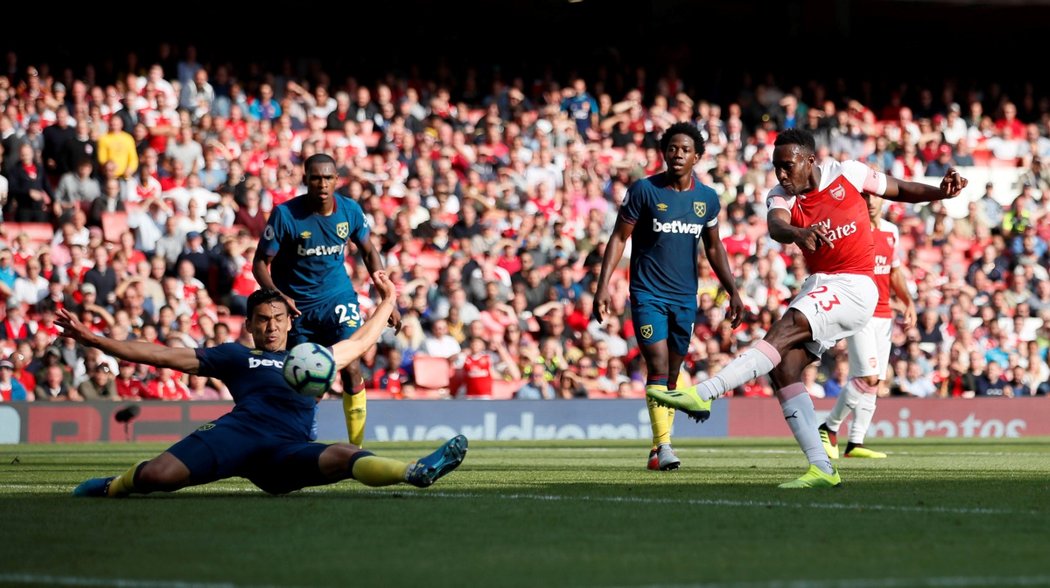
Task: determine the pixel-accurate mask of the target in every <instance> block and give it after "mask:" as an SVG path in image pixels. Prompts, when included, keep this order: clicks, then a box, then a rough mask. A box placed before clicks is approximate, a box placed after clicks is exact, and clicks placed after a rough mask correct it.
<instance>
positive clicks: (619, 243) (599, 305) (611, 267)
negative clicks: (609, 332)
mask: <svg viewBox="0 0 1050 588" xmlns="http://www.w3.org/2000/svg"><path fill="white" fill-rule="evenodd" d="M633 232H634V223H629V222H627V221H626V220H624V218H623V217H622V216H618V217H616V226H615V227H613V232H612V235H610V236H609V242H608V243H607V244H606V245H605V255H604V256H603V257H602V272H601V274H599V275H598V292H597V293H596V294H595V296H594V311H593V315H594V318H595V319H597V321H598V322H599V323H600V322H603V321H604V320H605V317H607V316H609V304H610V298H611V296H610V294H609V278H611V277H612V273H613V272H614V271H616V266H617V265H619V263H620V259H621V258H622V257H623V250H624V247H626V246H627V239H630V238H631V233H633Z"/></svg>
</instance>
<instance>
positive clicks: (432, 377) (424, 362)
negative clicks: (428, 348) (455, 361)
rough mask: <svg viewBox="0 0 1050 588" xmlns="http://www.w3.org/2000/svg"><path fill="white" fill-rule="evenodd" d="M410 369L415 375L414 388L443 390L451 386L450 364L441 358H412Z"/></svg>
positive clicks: (428, 356)
mask: <svg viewBox="0 0 1050 588" xmlns="http://www.w3.org/2000/svg"><path fill="white" fill-rule="evenodd" d="M412 366H413V367H412V369H413V373H414V374H415V381H416V388H420V389H428V390H444V393H445V395H446V396H447V395H448V388H449V386H450V385H451V384H452V364H451V363H449V361H448V360H447V359H445V358H443V357H434V356H431V355H419V354H417V355H415V356H414V357H413V358H412Z"/></svg>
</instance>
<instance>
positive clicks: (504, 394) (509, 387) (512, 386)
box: [492, 380, 525, 400]
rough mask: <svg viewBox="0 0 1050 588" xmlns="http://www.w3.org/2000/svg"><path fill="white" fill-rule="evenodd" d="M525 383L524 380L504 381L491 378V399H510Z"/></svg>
mask: <svg viewBox="0 0 1050 588" xmlns="http://www.w3.org/2000/svg"><path fill="white" fill-rule="evenodd" d="M524 385H525V380H511V381H509V382H505V381H503V380H493V382H492V399H493V400H510V399H511V398H514V393H515V392H517V391H518V388H521V387H522V386H524Z"/></svg>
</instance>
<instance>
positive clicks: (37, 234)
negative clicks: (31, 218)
mask: <svg viewBox="0 0 1050 588" xmlns="http://www.w3.org/2000/svg"><path fill="white" fill-rule="evenodd" d="M4 232H5V233H7V238H8V240H9V241H14V240H15V238H16V237H18V235H19V234H21V233H25V234H27V235H29V240H30V241H31V242H33V243H36V244H41V243H50V242H51V239H52V238H53V237H54V236H55V229H54V228H53V227H52V226H51V223H4Z"/></svg>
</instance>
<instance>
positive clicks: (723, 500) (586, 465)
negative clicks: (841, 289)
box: [0, 438, 1050, 588]
mask: <svg viewBox="0 0 1050 588" xmlns="http://www.w3.org/2000/svg"><path fill="white" fill-rule="evenodd" d="M431 445H436V442H435V443H434V444H429V445H421V444H407V443H387V444H374V445H372V446H370V447H369V449H371V450H374V451H376V452H377V453H378V454H380V455H386V456H390V457H396V458H400V459H405V460H409V459H412V458H414V457H417V456H419V455H424V454H425V453H427V452H429V451H430V450H431V449H432V447H431ZM872 446H873V447H875V448H877V449H880V450H885V451H887V452H889V453H890V458H889V459H886V460H874V461H865V460H855V459H842V460H839V461H838V462H837V465H838V467H839V470H840V472H841V473H842V478H843V481H844V485H843V487H841V488H837V489H832V490H820V491H814V490H794V491H789V490H780V489H778V488H776V485H777V484H778V483H780V482H784V481H787V480H790V479H793V478H795V477H797V476H799V475H801V474H802V473H803V471H805V460H804V459H803V457H802V455H801V453H800V452H799V450H798V449H797V447H795V446H794V445H793V443H792V442H790V441H787V440H783V441H782V440H776V441H773V440H742V441H735V440H734V441H725V440H720V441H697V442H693V443H682V444H676V445H675V448H676V450H677V451H678V454H679V457H681V459H682V461H683V467H682V469H681V470H679V471H677V472H669V473H667V472H650V471H647V470H646V469H645V461H646V459H645V458H646V455H647V454H648V450H649V448H648V446H640V445H637V443H631V444H627V443H619V442H607V443H599V442H542V443H541V442H528V443H484V442H472V443H471V448H470V453H469V454H468V456H467V460H466V462H465V463H464V465H463V466H462V467H461V468H460V469H459V470H457V471H456V472H454V473H453V474H451V475H450V476H448V477H447V478H445V479H443V480H441V481H440V482H439V483H438V484H437V485H435V486H434V487H432V488H430V489H427V490H416V489H413V488H409V487H400V486H399V487H393V488H389V489H369V488H366V487H364V486H362V485H360V484H358V483H356V482H353V481H348V482H344V483H341V484H337V485H334V486H327V487H321V488H315V489H307V490H305V491H301V492H297V493H294V494H291V495H288V496H284V497H271V496H268V495H266V494H264V493H263V492H261V491H259V490H257V489H255V488H254V487H253V486H251V485H250V484H249V483H248V482H247V481H245V480H242V479H239V478H235V479H232V480H226V481H223V482H219V483H216V484H211V485H208V486H203V487H199V488H190V489H186V490H183V491H180V492H178V493H173V494H155V495H152V496H148V497H141V496H137V497H132V498H128V499H124V500H104V499H74V498H72V497H71V496H70V492H71V490H72V489H73V487H74V486H75V485H76V484H78V483H79V482H81V481H82V480H83V479H85V478H88V477H94V476H102V475H114V474H119V473H121V472H123V471H124V470H125V469H126V468H127V467H128V466H130V465H131V464H133V463H134V462H135V461H137V460H139V459H144V458H148V457H151V456H152V455H154V454H156V453H157V452H159V451H161V450H163V449H164V446H163V445H157V444H132V445H58V446H40V445H23V446H10V445H7V446H0V521H2V522H0V545H2V546H3V548H2V549H0V585H76V586H117V585H122V586H127V587H135V586H142V587H148V588H164V587H168V586H171V587H183V586H190V585H204V586H208V587H211V586H219V585H222V586H259V585H265V586H346V585H351V584H353V585H357V586H654V587H656V586H658V587H671V586H711V587H715V586H725V587H730V586H733V587H737V586H739V587H744V586H747V587H755V588H759V587H770V588H772V587H774V586H785V587H788V586H790V587H803V586H813V587H825V586H828V587H830V586H847V587H850V588H859V587H867V586H871V587H885V586H935V585H950V586H1014V585H1025V586H1032V585H1040V586H1042V585H1050V566H1048V565H1047V563H1046V562H1047V553H1048V548H1050V533H1048V532H1047V529H1048V528H1050V439H1031V438H1028V439H1020V440H1003V441H976V440H975V441H960V440H911V441H894V442H888V441H883V440H877V442H875V443H872Z"/></svg>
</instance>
